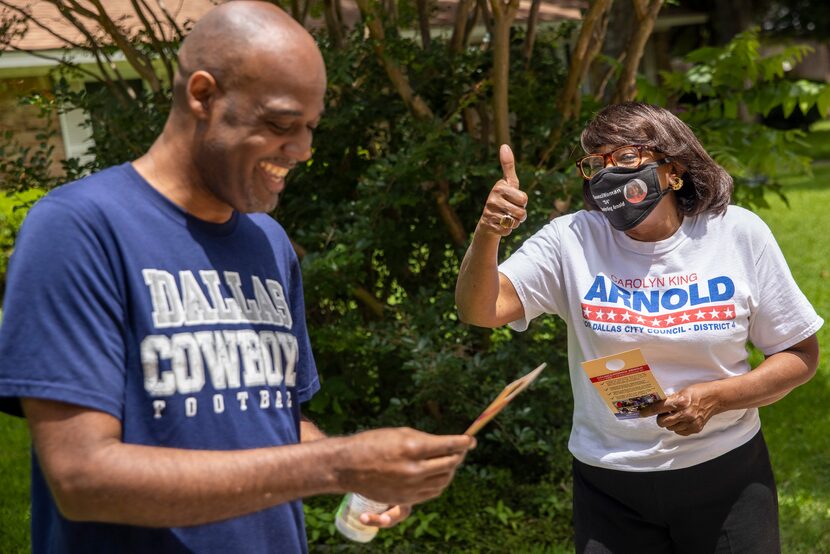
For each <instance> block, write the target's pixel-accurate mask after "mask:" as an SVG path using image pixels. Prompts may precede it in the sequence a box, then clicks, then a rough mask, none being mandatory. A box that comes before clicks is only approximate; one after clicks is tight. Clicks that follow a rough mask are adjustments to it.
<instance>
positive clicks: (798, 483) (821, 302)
mask: <svg viewBox="0 0 830 554" xmlns="http://www.w3.org/2000/svg"><path fill="white" fill-rule="evenodd" d="M822 134H825V133H822ZM827 136H828V138H830V133H827ZM829 142H830V141H829ZM814 170H815V175H814V177H813V178H809V177H800V178H793V179H790V180H789V181H788V182H787V183H785V184H786V185H787V186H786V194H787V197H788V199H789V202H790V208H789V209H788V208H787V207H786V206H784V204H783V203H782V202H781V201H780V200H778V199H775V198H771V199H770V208H769V209H764V210H759V211H758V215H760V216H761V217H762V218H763V219H764V220H765V221H766V222H767V224H768V225H769V226H770V228H771V229H772V231H773V233H774V234H775V237H776V238H777V240H778V242H779V244H780V245H781V249H782V250H783V252H784V255H785V257H786V258H787V261H788V263H789V265H790V269H791V271H792V273H793V275H794V276H795V279H796V281H797V282H798V284H799V286H800V287H801V290H802V291H803V292H804V294H805V295H806V296H807V298H809V299H810V301H811V302H812V304H813V306H814V307H815V308H816V310H817V311H818V313H819V314H820V315H821V316H822V317H823V318H824V319H825V320H827V321H828V323H826V324H825V325H824V327H823V328H822V329H821V330H820V331H819V333H818V338H819V343H820V345H821V346H822V348H823V349H824V352H823V354H824V355H823V356H822V362H821V364H820V366H819V369H818V372H817V374H816V377H815V378H813V380H812V381H810V382H809V383H807V384H806V385H804V386H802V387H800V388H798V389H796V390H794V391H793V392H792V393H790V394H789V395H787V396H786V397H785V398H784V399H782V400H780V401H779V402H777V403H775V404H773V405H771V406H768V407H766V408H764V409H762V411H761V418H762V424H763V428H764V434H765V435H766V438H767V442H768V443H769V448H770V456H771V457H772V463H773V468H774V469H775V473H776V478H777V481H778V498H779V502H780V511H781V533H782V542H783V551H784V552H786V553H788V554H790V553H805V554H806V553H810V554H827V553H830V525H828V521H830V471H827V467H828V465H827V464H828V462H827V460H828V458H830V412H828V410H827V406H830V361H828V359H830V358H828V355H827V349H828V348H830V242H828V241H826V240H824V238H823V236H822V234H823V233H824V232H825V231H826V229H827V228H828V226H829V225H830V217H828V215H827V210H826V206H830V162H826V161H825V162H818V163H817V164H816V166H815V168H814Z"/></svg>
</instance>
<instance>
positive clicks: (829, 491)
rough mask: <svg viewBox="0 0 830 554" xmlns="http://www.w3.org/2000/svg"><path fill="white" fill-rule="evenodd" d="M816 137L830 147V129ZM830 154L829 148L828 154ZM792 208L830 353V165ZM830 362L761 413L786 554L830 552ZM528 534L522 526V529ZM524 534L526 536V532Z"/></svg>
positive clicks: (773, 215) (799, 263)
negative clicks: (826, 237) (829, 233)
mask: <svg viewBox="0 0 830 554" xmlns="http://www.w3.org/2000/svg"><path fill="white" fill-rule="evenodd" d="M821 131H822V132H818V133H814V135H815V137H811V139H813V140H816V141H817V142H819V143H821V144H824V145H830V131H823V130H821ZM828 152H830V148H828ZM786 185H787V188H786V194H787V196H788V199H789V202H790V208H787V207H786V206H785V205H784V204H783V203H782V202H781V201H780V200H778V199H776V198H773V197H770V198H769V202H770V208H769V209H764V210H759V211H758V214H759V215H760V216H761V217H762V218H763V219H764V220H765V221H766V222H767V224H768V225H769V226H770V227H771V228H772V231H773V233H774V234H775V236H776V238H777V240H778V242H779V244H780V245H781V249H782V250H783V251H784V255H785V256H786V258H787V260H788V262H789V264H790V269H791V270H792V272H793V275H794V276H795V279H796V281H797V282H798V284H799V286H800V287H801V290H802V291H804V293H805V294H806V295H807V297H808V298H809V299H810V301H811V302H812V304H813V306H814V307H815V308H816V310H817V311H818V312H819V314H821V316H822V317H824V318H825V320H828V324H826V325H825V326H824V327H823V328H822V329H821V330H820V331H819V342H820V344H821V345H822V347H823V348H824V349H825V352H826V349H830V241H826V240H824V235H823V234H824V233H825V232H826V230H827V228H828V226H830V217H828V215H827V212H826V207H827V206H830V161H824V162H818V163H817V164H816V166H815V175H814V176H813V177H811V178H810V177H800V178H793V179H790V180H789V181H788V182H787V183H786ZM828 359H830V357H828V355H827V354H826V353H825V355H824V356H823V360H822V363H821V365H820V367H819V370H818V373H817V374H816V377H815V378H814V379H813V380H812V381H810V382H809V383H807V384H806V385H804V386H802V387H799V388H798V389H796V390H795V391H793V392H792V393H790V394H789V395H788V396H786V397H785V398H784V399H782V400H781V401H779V402H777V403H775V404H773V405H772V406H768V407H766V408H763V409H762V410H761V418H762V421H763V428H764V433H765V435H766V438H767V442H768V444H769V448H770V455H771V457H772V462H773V467H774V468H775V473H776V477H777V480H778V495H779V501H780V507H781V533H782V542H783V551H784V552H785V553H786V554H801V553H804V554H807V553H809V554H830V525H828V521H830V471H828V469H827V468H828V461H827V460H828V459H830V410H828V406H830V361H828ZM0 437H2V440H3V448H2V449H0V476H1V477H0V483H1V484H2V487H1V489H2V494H0V552H3V553H12V554H14V553H18V552H28V551H29V517H30V516H29V509H28V506H29V435H28V431H27V428H26V425H25V422H24V421H23V420H20V419H17V418H12V417H9V416H6V415H2V414H0ZM520 529H521V528H520ZM519 532H521V530H520V531H519Z"/></svg>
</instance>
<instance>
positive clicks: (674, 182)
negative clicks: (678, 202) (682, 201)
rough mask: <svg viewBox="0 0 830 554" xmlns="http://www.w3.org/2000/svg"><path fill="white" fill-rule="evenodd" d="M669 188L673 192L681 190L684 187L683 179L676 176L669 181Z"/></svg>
mask: <svg viewBox="0 0 830 554" xmlns="http://www.w3.org/2000/svg"><path fill="white" fill-rule="evenodd" d="M669 186H670V187H671V189H672V190H680V188H681V187H682V186H683V179H681V178H680V176H679V175H674V176H673V177H672V179H671V180H670V181H669Z"/></svg>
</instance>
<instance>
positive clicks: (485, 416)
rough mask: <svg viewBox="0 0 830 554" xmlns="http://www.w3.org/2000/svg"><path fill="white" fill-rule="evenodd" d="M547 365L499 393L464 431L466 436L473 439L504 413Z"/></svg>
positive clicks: (517, 380)
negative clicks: (499, 414) (497, 416)
mask: <svg viewBox="0 0 830 554" xmlns="http://www.w3.org/2000/svg"><path fill="white" fill-rule="evenodd" d="M546 365H547V364H546V363H543V364H542V365H540V366H539V367H537V368H536V369H534V370H533V371H531V372H530V373H527V374H526V375H523V376H522V377H519V378H518V379H516V380H515V381H513V382H512V383H510V384H509V385H507V386H506V387H504V389H503V390H502V391H501V392H500V393H499V395H498V396H497V397H496V398H495V400H493V401H492V402H490V404H489V405H488V406H487V407H486V408H484V411H483V412H481V415H479V416H478V417H477V418H476V420H475V421H474V422H473V423H472V425H470V427H469V428H468V429H467V430H466V431H464V434H465V435H470V436H471V437H472V436H473V435H475V434H476V433H478V432H479V430H481V428H482V427H484V426H485V425H487V423H488V422H489V421H490V420H491V419H493V418H494V417H496V415H497V414H498V413H499V412H500V411H502V410H503V409H504V408H505V407H506V406H507V405H508V404H509V403H510V401H511V400H513V399H514V398H516V397H517V396H518V395H519V393H520V392H522V391H523V390H525V389H526V388H527V387H528V386H529V385H530V384H531V383H532V382H533V381H534V380H535V379H536V378H537V377H538V376H539V374H540V373H542V370H543V369H545V366H546Z"/></svg>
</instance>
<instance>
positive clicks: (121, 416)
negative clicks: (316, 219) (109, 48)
mask: <svg viewBox="0 0 830 554" xmlns="http://www.w3.org/2000/svg"><path fill="white" fill-rule="evenodd" d="M325 88H326V78H325V68H324V65H323V60H322V58H321V55H320V52H319V51H318V49H317V46H316V45H315V43H314V41H313V39H312V38H311V37H310V36H309V35H308V33H306V31H305V30H304V29H302V27H300V26H299V25H298V24H296V23H295V22H294V21H293V20H292V19H291V18H290V17H288V16H287V15H286V14H285V13H284V12H282V11H280V10H279V9H278V8H276V7H275V6H273V5H270V4H267V3H260V2H247V1H236V2H231V3H227V4H223V5H221V6H219V7H217V8H215V9H213V10H212V11H211V12H209V13H208V14H207V15H206V16H205V17H204V18H203V19H201V20H200V21H199V22H198V23H197V24H196V25H195V26H194V28H193V30H192V32H191V33H190V35H189V36H188V38H187V40H185V42H184V44H183V45H182V48H181V51H180V67H179V70H178V74H177V76H176V80H175V83H174V101H173V107H172V110H171V112H170V116H169V119H168V121H167V123H166V125H165V128H164V130H163V132H162V134H161V135H160V136H159V137H158V139H157V140H156V141H155V143H154V144H153V145H152V147H151V148H150V150H149V151H148V152H147V154H146V155H144V156H142V157H141V158H139V159H138V160H136V161H135V162H133V163H131V164H130V163H127V164H124V165H121V166H117V167H112V168H109V169H106V170H104V171H101V172H99V173H97V174H94V175H92V176H90V177H87V178H85V179H82V180H80V181H77V182H75V183H71V184H68V185H66V186H63V187H60V188H59V189H57V190H55V191H53V192H52V193H50V194H49V195H48V196H47V197H46V198H44V199H43V200H42V201H40V202H39V203H38V204H37V205H36V206H35V207H34V208H33V209H32V211H31V213H30V215H29V217H28V218H27V221H26V223H25V224H24V226H23V229H22V231H21V233H20V236H19V238H18V241H17V245H16V251H15V254H14V256H13V258H12V262H11V266H10V269H9V272H8V286H7V293H6V298H5V311H4V321H3V325H2V327H0V397H3V399H2V402H3V403H2V406H3V408H4V409H5V410H6V411H10V412H14V411H18V412H19V411H20V408H21V407H22V412H23V413H24V414H25V416H26V418H27V419H28V421H29V425H30V428H31V432H32V439H33V445H34V454H33V463H32V547H33V551H35V552H118V553H123V552H153V553H156V554H158V553H160V552H185V551H187V552H210V551H217V552H219V551H221V552H223V553H227V552H304V551H306V550H307V546H306V539H305V531H304V528H303V513H302V505H301V503H300V500H299V499H301V498H302V497H306V496H311V495H317V494H342V493H344V492H346V491H355V492H358V493H361V494H363V495H365V496H368V497H370V498H372V499H374V500H377V501H381V502H385V503H389V504H390V505H392V506H393V507H392V508H391V509H390V510H389V511H388V512H387V513H385V514H383V515H382V516H374V517H372V518H370V521H371V523H372V524H374V525H380V526H384V525H390V524H393V523H395V522H396V521H398V520H399V519H400V518H402V517H405V515H406V514H407V513H408V507H407V506H408V505H411V504H413V503H417V502H422V501H424V500H427V499H429V498H432V497H434V496H436V495H438V494H440V493H441V491H442V490H443V489H444V488H445V487H446V486H447V485H448V484H449V482H450V480H451V479H452V476H453V473H454V471H455V468H456V467H457V465H458V464H459V463H460V462H461V461H462V459H463V457H464V454H465V452H466V451H467V450H468V449H469V448H471V447H472V439H470V438H469V437H465V436H443V437H442V436H434V435H428V434H425V433H420V432H418V431H415V430H412V429H378V430H373V431H368V432H365V433H360V434H357V435H353V436H349V437H336V438H326V437H325V436H324V435H323V433H321V432H320V431H319V430H318V429H317V428H316V427H315V426H314V425H313V424H312V423H311V422H310V421H308V420H306V419H304V418H303V417H302V414H301V411H300V406H301V404H303V403H304V402H306V401H308V400H309V399H310V398H311V397H312V395H313V394H314V393H315V392H316V391H317V389H318V388H319V382H318V379H317V372H316V367H315V364H314V358H313V356H312V352H311V348H310V344H309V338H308V334H307V331H306V323H305V312H304V306H303V291H302V283H301V280H300V269H299V265H298V261H297V258H296V256H295V254H294V252H293V250H292V249H291V247H290V244H289V241H288V238H287V237H286V235H285V232H284V231H283V229H282V227H280V225H279V224H278V223H277V222H275V221H274V220H273V219H271V218H270V217H268V216H266V215H264V214H262V213H261V212H267V211H270V210H272V209H273V208H274V207H275V206H276V204H277V200H278V198H279V194H280V193H281V192H282V190H283V188H284V186H285V176H286V174H287V173H288V172H289V171H290V170H291V169H292V168H293V167H294V166H295V165H296V164H297V163H301V162H304V161H306V160H308V159H309V157H310V155H311V139H312V133H313V131H314V128H315V127H316V126H317V124H318V121H319V119H320V116H321V113H322V111H323V96H324V92H325Z"/></svg>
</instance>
